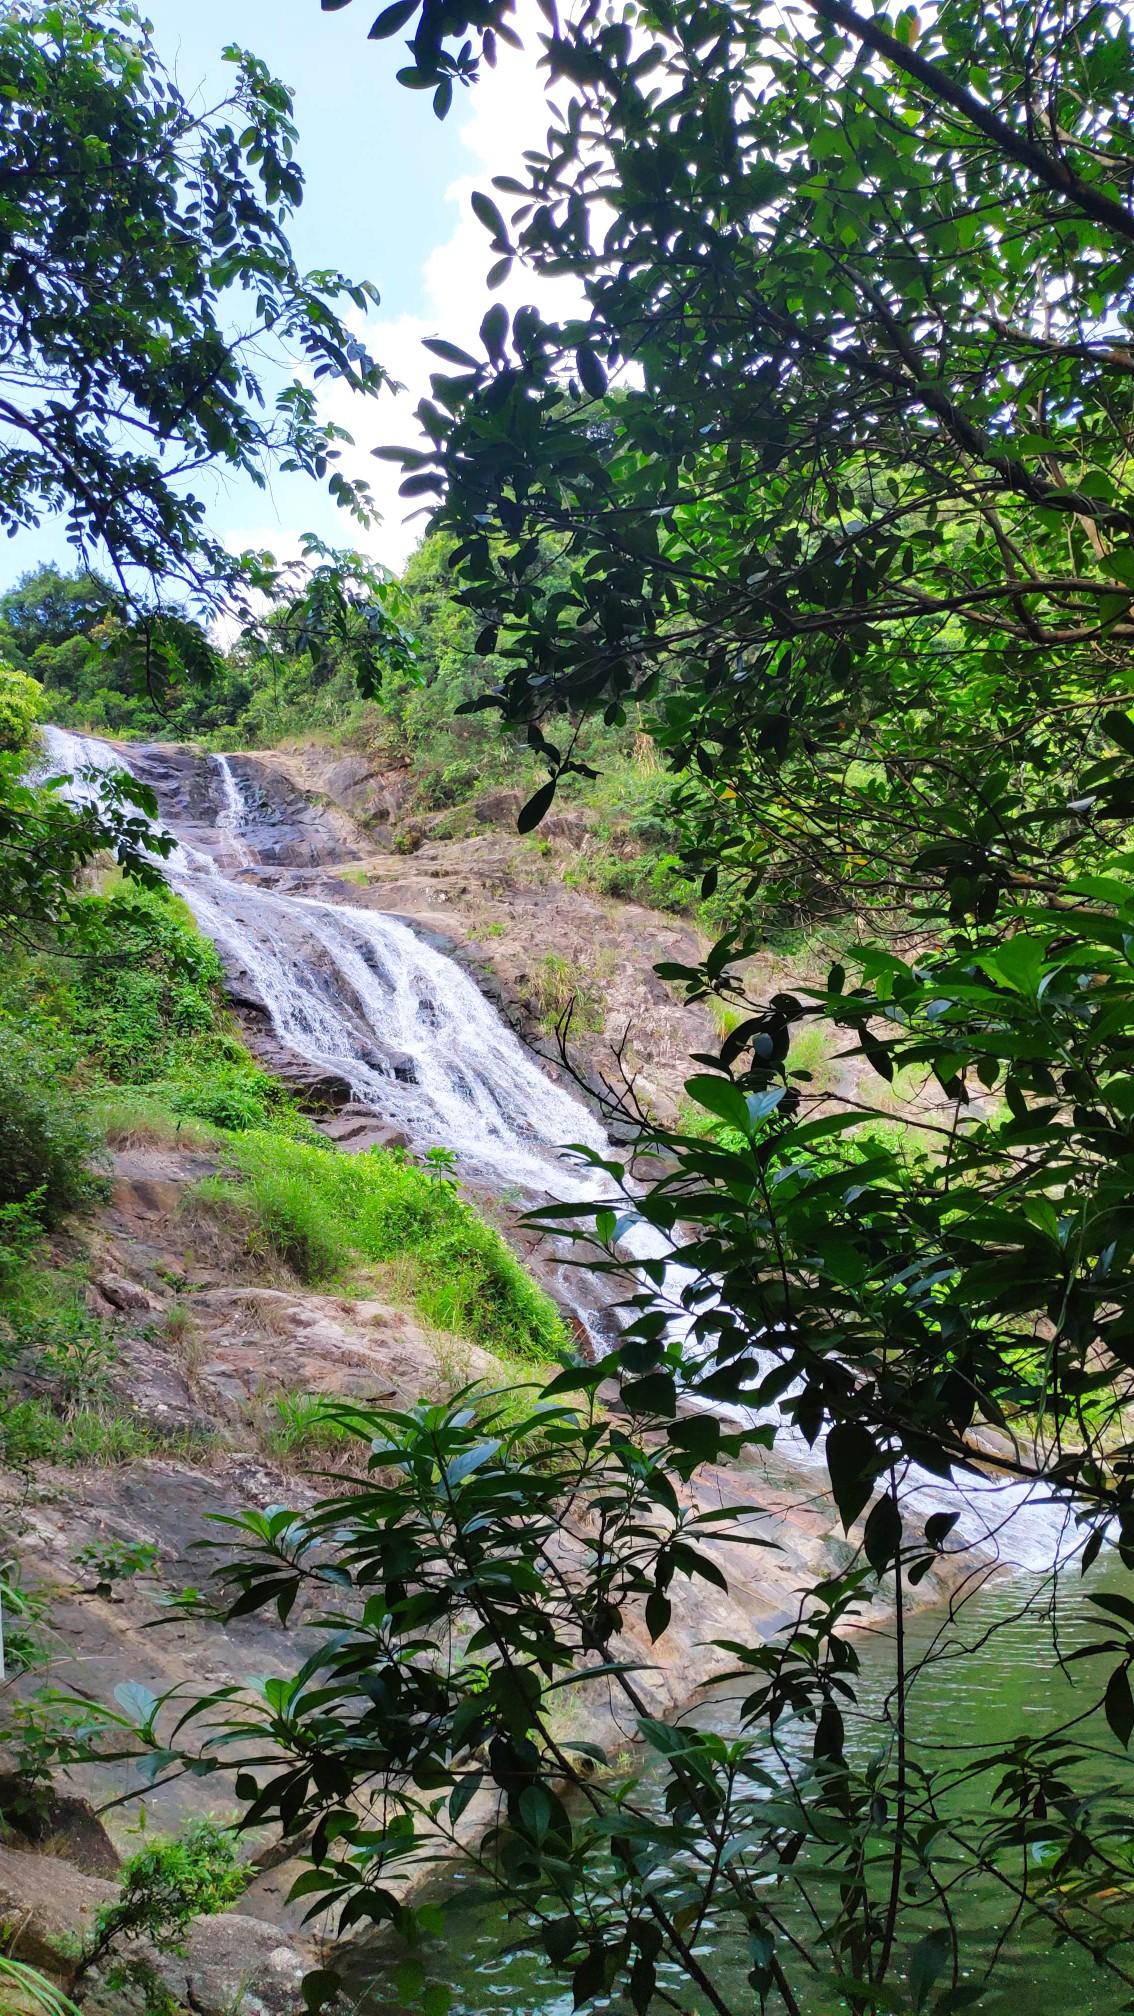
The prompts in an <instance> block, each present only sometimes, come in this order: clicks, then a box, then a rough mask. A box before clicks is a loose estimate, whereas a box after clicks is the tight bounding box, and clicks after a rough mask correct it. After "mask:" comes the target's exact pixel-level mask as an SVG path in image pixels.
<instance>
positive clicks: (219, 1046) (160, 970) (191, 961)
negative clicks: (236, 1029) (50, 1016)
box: [70, 888, 242, 1085]
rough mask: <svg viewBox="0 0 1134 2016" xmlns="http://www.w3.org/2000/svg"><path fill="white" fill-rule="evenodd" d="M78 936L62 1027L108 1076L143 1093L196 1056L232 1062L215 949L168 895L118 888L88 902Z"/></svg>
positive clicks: (234, 1049)
mask: <svg viewBox="0 0 1134 2016" xmlns="http://www.w3.org/2000/svg"><path fill="white" fill-rule="evenodd" d="M83 931H84V939H85V944H86V957H85V959H84V960H83V962H82V964H81V966H80V969H79V972H78V974H77V976H76V979H75V982H74V986H73V990H72V1005H71V1016H70V1021H71V1028H72V1030H73V1032H74V1035H75V1036H76V1037H77V1038H78V1040H79V1042H80V1043H81V1044H82V1046H83V1048H84V1049H85V1050H86V1051H87V1052H88V1054H89V1055H90V1056H91V1057H92V1058H93V1059H94V1061H95V1062H96V1063H97V1064H98V1065H99V1066H100V1067H101V1068H102V1070H103V1071H104V1072H105V1073H106V1075H107V1077H108V1078H112V1079H114V1080H115V1081H116V1082H117V1083H119V1084H124V1085H146V1084H152V1083H153V1082H154V1080H156V1079H159V1078H162V1077H165V1076H167V1075H168V1074H169V1073H171V1072H173V1071H176V1070H177V1069H178V1067H183V1066H184V1064H185V1062H186V1061H187V1059H188V1058H190V1057H193V1056H195V1055H196V1054H198V1053H203V1054H204V1055H205V1056H213V1057H215V1056H217V1055H218V1054H219V1055H221V1056H225V1057H228V1058H230V1059H239V1057H240V1056H241V1055H242V1052H241V1048H240V1045H239V1044H238V1043H237V1042H236V1040H235V1038H234V1037H233V1036H232V1035H231V1033H230V1032H229V1030H228V1028H227V1018H226V1011H225V1008H224V1005H223V1001H222V999H221V993H220V988H221V983H222V981H223V978H224V973H223V968H222V967H221V963H220V960H219V958H218V956H217V953H216V949H215V947H214V946H213V945H211V944H210V943H209V941H208V939H207V938H202V937H201V935H200V933H199V932H198V930H197V928H196V926H195V925H194V923H193V920H192V918H191V917H190V915H189V912H188V911H187V910H186V909H185V907H184V905H183V904H182V903H180V902H179V901H178V900H177V898H176V897H175V896H173V895H171V894H170V893H169V892H168V891H166V890H164V889H159V890H149V889H145V890H143V889H135V888H120V889H115V890H113V891H112V892H111V894H110V895H109V896H92V897H89V898H88V899H87V902H86V904H85V906H84V917H83Z"/></svg>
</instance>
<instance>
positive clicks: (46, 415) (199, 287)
mask: <svg viewBox="0 0 1134 2016" xmlns="http://www.w3.org/2000/svg"><path fill="white" fill-rule="evenodd" d="M226 55H227V59H228V61H229V62H230V64H231V66H232V73H233V84H232V90H231V93H230V95H229V96H228V98H227V99H226V100H225V101H224V102H223V103H222V104H220V105H217V106H215V107H211V108H209V109H207V110H205V111H197V110H194V109H193V108H191V107H190V106H189V105H188V104H187V102H186V100H185V99H184V97H183V96H182V94H181V92H180V91H179V90H178V88H177V86H176V85H175V83H174V82H173V80H172V79H171V78H170V77H169V76H168V75H167V74H166V72H165V71H164V69H163V67H162V65H161V64H160V62H159V60H158V58H157V55H156V52H155V49H154V46H153V42H152V39H151V36H150V31H149V29H148V27H147V25H146V23H145V22H144V21H143V19H142V17H141V16H140V15H139V14H138V12H137V11H136V10H135V9H134V8H132V7H129V6H112V7H110V8H106V9H100V8H97V7H88V6H85V5H74V6H70V5H68V6H63V7H50V8H43V7H39V6H34V5H20V6H16V7H13V8H10V9H8V10H7V13H6V16H5V20H4V23H3V27H2V29H0V195H2V198H3V214H2V217H0V440H2V443H3V450H4V454H3V471H2V476H0V526H3V528H4V529H5V530H6V531H8V532H9V533H14V532H16V531H18V530H19V529H21V528H22V527H26V526H31V525H35V524H38V523H39V522H40V521H41V519H42V518H43V517H44V515H54V514H59V515H62V516H63V518H64V519H65V522H66V526H67V534H68V537H69V539H70V540H71V542H72V544H73V545H74V546H75V548H76V551H77V552H78V554H79V555H80V557H81V558H82V560H83V561H85V562H87V563H88V564H89V563H96V564H97V563H98V562H100V561H102V562H104V563H105V562H106V561H107V560H108V561H109V564H110V567H111V569H112V571H113V572H114V573H115V575H116V578H117V581H118V585H119V588H120V589H121V590H122V592H123V593H124V594H127V595H128V597H130V598H134V597H140V598H141V603H142V607H143V609H147V608H148V609H150V610H151V611H152V607H153V605H154V603H155V602H156V601H158V600H160V599H161V598H162V597H163V596H166V597H168V596H169V595H171V594H172V595H173V596H174V597H175V598H181V599H184V598H185V597H186V596H188V597H189V598H191V599H192V600H194V601H195V602H196V603H197V604H198V605H199V607H200V608H201V609H202V610H203V611H204V612H206V613H208V612H209V611H210V610H211V609H213V608H214V607H216V606H217V604H218V602H219V601H222V600H223V599H224V596H225V594H226V592H229V591H231V589H232V587H233V585H234V583H236V582H238V581H239V580H240V579H241V578H242V577H243V575H244V574H245V573H246V572H247V563H246V562H242V561H241V560H240V559H239V558H236V557H234V556H232V555H230V554H229V553H227V551H226V550H225V548H224V547H223V545H222V544H221V543H220V542H219V541H218V540H217V539H215V538H214V537H213V536H212V535H211V534H210V532H209V530H208V527H207V524H206V518H205V507H204V504H203V502H202V499H201V497H200V494H199V492H198V490H197V489H195V487H194V486H195V484H196V482H197V481H198V479H199V478H200V475H201V473H202V471H203V470H204V469H205V468H207V467H208V466H210V465H213V464H215V463H217V462H221V463H224V464H226V465H227V466H228V467H229V468H231V469H232V470H234V471H239V472H240V473H241V474H243V475H245V476H247V477H249V478H250V479H251V480H252V481H253V482H254V483H256V484H259V485H261V486H263V484H264V483H265V481H266V479H267V475H268V472H269V470H270V469H271V468H273V467H279V468H283V469H293V470H300V471H303V472H305V473H306V474H308V475H310V476H312V477H318V478H326V479H327V481H328V482H329V485H330V488H331V491H332V493H333V494H334V495H335V496H336V497H337V499H338V500H339V501H340V502H341V503H343V504H345V505H346V506H347V507H348V508H349V509H351V510H353V511H354V512H356V513H361V514H362V515H364V516H365V515H366V513H367V512H368V510H369V505H368V500H367V496H366V493H365V490H364V489H363V488H361V487H360V486H359V485H357V484H351V483H350V482H348V480H347V479H346V477H345V476H344V475H343V474H342V473H341V471H339V470H338V468H337V466H336V463H337V456H338V446H337V439H338V437H337V435H336V430H335V428H334V427H333V426H331V425H329V424H328V423H327V422H326V421H324V420H323V419H322V418H321V417H320V414H319V411H318V387H319V385H320V383H321V382H322V381H323V380H325V379H327V378H328V377H334V378H336V379H338V380H340V381H341V382H343V383H344V384H346V385H349V386H350V387H352V388H353V389H354V390H356V391H359V392H373V391H376V390H377V389H378V387H379V386H381V385H382V384H383V383H385V382H387V381H386V379H385V374H384V373H383V372H382V370H381V368H380V367H379V366H378V365H377V364H375V363H374V361H373V360H372V359H371V358H370V357H369V356H368V355H367V353H366V351H365V349H364V348H363V346H362V345H361V344H360V343H359V342H358V340H357V338H356V337H355V336H353V335H352V334H351V333H350V331H349V330H348V328H347V325H346V323H345V322H344V320H343V310H344V309H347V308H350V307H355V308H359V309H361V308H363V307H365V305H366V304H367V302H368V301H372V300H373V299H374V298H375V297H374V293H373V289H371V288H369V287H368V286H367V285H365V284H364V283H355V282H353V281H349V280H347V279H345V278H344V277H343V276H342V275H341V274H338V273H334V272H329V271H326V272H318V273H311V274H304V273H302V272H301V271H300V270H299V268H298V266H297V264H296V261H295V259H294V256H293V254H292V252H291V248H290V246H289V244H288V240H287V236H286V225H287V222H288V219H289V217H290V216H291V215H292V214H293V212H294V211H295V209H296V207H297V206H298V204H299V203H300V202H301V200H302V195H303V178H302V174H301V171H300V169H299V166H298V163H297V162H296V160H295V141H296V131H295V126H294V123H293V121H292V117H291V99H290V96H289V93H288V92H287V90H286V89H285V87H284V86H283V85H282V84H280V83H279V82H277V81H276V79H274V78H273V77H272V76H271V75H270V73H269V71H268V70H267V68H266V67H265V65H264V64H263V63H261V62H260V61H259V59H258V58H256V57H254V56H251V55H250V54H249V53H248V52H247V51H242V50H240V49H238V48H237V47H235V45H234V46H232V47H231V48H229V49H228V50H227V51H226ZM297 359H298V360H300V361H301V363H302V366H303V369H302V371H301V372H297V371H296V368H295V361H296V360H297ZM281 372H282V374H283V378H282V383H281V385H280V388H279V389H278V390H276V389H275V388H274V387H273V385H272V382H271V380H272V376H273V375H274V374H277V373H281ZM253 572H254V573H255V572H256V570H255V568H254V569H253Z"/></svg>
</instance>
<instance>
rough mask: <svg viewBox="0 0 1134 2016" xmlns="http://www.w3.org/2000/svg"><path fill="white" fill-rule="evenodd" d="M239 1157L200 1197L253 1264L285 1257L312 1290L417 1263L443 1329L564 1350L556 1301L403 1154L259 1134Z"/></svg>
mask: <svg viewBox="0 0 1134 2016" xmlns="http://www.w3.org/2000/svg"><path fill="white" fill-rule="evenodd" d="M230 1153H231V1156H232V1159H233V1161H234V1162H235V1163H236V1166H237V1169H238V1171H239V1180H237V1181H233V1180H231V1179H226V1178H223V1177H210V1178H207V1179H206V1181H205V1182H204V1183H201V1184H198V1185H197V1186H196V1189H195V1193H194V1197H195V1201H196V1202H197V1204H198V1206H200V1205H202V1204H203V1205H205V1206H206V1207H207V1208H208V1209H209V1210H210V1211H212V1212H214V1213H216V1214H217V1215H219V1216H220V1217H222V1218H226V1219H228V1220H229V1222H232V1221H233V1220H234V1219H235V1220H236V1222H237V1223H238V1224H239V1226H240V1228H241V1230H242V1232H243V1236H244V1240H245V1243H246V1246H247V1248H248V1250H249V1251H250V1252H251V1253H252V1254H253V1256H254V1257H257V1258H261V1259H267V1260H272V1259H275V1260H282V1261H284V1262H286V1264H287V1265H288V1266H289V1267H290V1268H291V1269H292V1271H293V1272H294V1273H295V1274H297V1275H298V1276H299V1279H300V1280H301V1281H304V1282H307V1283H309V1284H311V1285H313V1286H316V1285H319V1284H321V1283H327V1282H331V1281H335V1280H341V1279H342V1278H343V1277H345V1276H346V1275H348V1274H349V1273H350V1272H351V1270H352V1269H357V1268H358V1266H359V1264H360V1263H361V1264H363V1265H367V1264H370V1265H383V1264H385V1263H388V1262H390V1261H393V1260H398V1261H403V1262H410V1263H412V1274H411V1279H412V1284H413V1285H412V1299H413V1301H414V1304H415V1306H416V1307H417V1309H418V1310H419V1311H420V1313H421V1315H422V1316H423V1317H424V1318H425V1320H426V1321H427V1322H428V1323H431V1324H433V1325H435V1326H436V1327H437V1328H438V1329H441V1330H448V1331H452V1332H454V1333H455V1334H457V1335H459V1336H462V1337H465V1338H467V1339H469V1340H470V1342H472V1343H475V1344H480V1345H483V1346H484V1348H485V1349H486V1350H489V1351H503V1352H505V1353H506V1354H508V1355H510V1356H512V1357H517V1358H524V1359H529V1360H530V1359H536V1360H541V1359H550V1358H553V1357H554V1356H555V1354H556V1352H557V1351H559V1350H560V1349H562V1348H563V1346H564V1345H565V1344H566V1342H567V1334H566V1330H565V1328H564V1325H563V1321H562V1318H561V1317H560V1315H559V1312H558V1310H557V1309H556V1307H555V1305H554V1303H553V1302H552V1301H551V1299H550V1297H549V1296H547V1295H545V1294H544V1292H543V1290H542V1289H541V1288H539V1287H537V1285H536V1283H535V1282H534V1281H533V1280H532V1279H531V1278H530V1276H529V1275H528V1274H527V1273H526V1272H525V1271H524V1269H523V1267H522V1266H521V1265H520V1262H519V1261H518V1260H517V1259H516V1258H515V1255H514V1254H513V1253H512V1252H511V1251H510V1250H509V1248H508V1246H507V1245H506V1243H505V1241H504V1240H503V1239H502V1238H501V1236H500V1234H499V1233H498V1232H497V1231H495V1230H494V1229H493V1227H492V1226H490V1225H486V1224H485V1222H484V1220H483V1219H482V1218H480V1217H478V1216H477V1214H476V1212H475V1211H474V1210H473V1209H472V1207H471V1206H470V1205H468V1204H466V1203H464V1202H463V1201H462V1200H461V1198H459V1197H458V1196H457V1194H456V1191H455V1190H454V1189H453V1187H452V1185H451V1184H450V1183H448V1182H446V1181H444V1180H443V1179H440V1180H439V1179H438V1177H437V1176H436V1175H435V1174H434V1173H432V1172H429V1171H426V1170H424V1169H421V1168H419V1167H418V1166H417V1165H416V1164H415V1163H413V1162H411V1161H409V1160H407V1158H406V1157H405V1156H404V1155H403V1154H402V1153H401V1152H400V1151H399V1150H397V1149H392V1150H390V1149H381V1150H375V1151H372V1152H371V1153H370V1154H366V1155H335V1154H328V1153H327V1151H326V1150H325V1149H319V1148H311V1147H308V1146H306V1145H305V1144H303V1143H301V1142H294V1141H285V1140H282V1139H280V1138H279V1137H278V1136H272V1135H266V1134H256V1133H249V1134H245V1135H242V1136H239V1137H237V1138H236V1139H234V1140H233V1141H232V1142H231V1143H230Z"/></svg>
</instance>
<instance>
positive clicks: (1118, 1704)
mask: <svg viewBox="0 0 1134 2016" xmlns="http://www.w3.org/2000/svg"><path fill="white" fill-rule="evenodd" d="M1103 1712H1104V1714H1105V1715H1106V1719H1107V1721H1108V1723H1109V1724H1110V1727H1111V1729H1112V1731H1113V1732H1114V1734H1115V1735H1116V1736H1117V1738H1118V1740H1119V1742H1120V1743H1121V1744H1122V1747H1123V1749H1126V1748H1128V1746H1129V1743H1130V1738H1131V1735H1134V1695H1132V1694H1131V1692H1130V1675H1129V1673H1128V1671H1127V1669H1126V1667H1125V1666H1124V1665H1123V1666H1116V1667H1115V1669H1114V1672H1113V1673H1112V1674H1111V1676H1110V1679H1109V1681H1108V1682H1107V1689H1106V1694H1105V1696H1104V1697H1103Z"/></svg>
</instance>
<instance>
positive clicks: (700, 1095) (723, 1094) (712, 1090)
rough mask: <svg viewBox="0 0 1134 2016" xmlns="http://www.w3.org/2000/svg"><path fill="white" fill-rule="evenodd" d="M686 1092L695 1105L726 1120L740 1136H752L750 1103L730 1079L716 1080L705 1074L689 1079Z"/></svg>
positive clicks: (686, 1082) (686, 1083) (686, 1081)
mask: <svg viewBox="0 0 1134 2016" xmlns="http://www.w3.org/2000/svg"><path fill="white" fill-rule="evenodd" d="M685 1090H686V1091H687V1092H688V1094H689V1097H690V1098H691V1099H692V1100H693V1101H694V1103H695V1104H696V1105H698V1106H701V1107H703V1108H704V1110H705V1111H706V1112H707V1113H715V1114H716V1115H717V1118H718V1119H720V1120H726V1121H727V1122H728V1124H729V1126H730V1127H735V1128H736V1130H737V1132H738V1133H739V1134H751V1132H752V1118H751V1115H750V1113H749V1110H748V1101H747V1099H746V1098H745V1096H744V1094H743V1092H742V1091H741V1090H740V1087H739V1086H738V1085H734V1084H733V1083H732V1080H731V1079H730V1078H714V1077H710V1076H709V1074H708V1073H707V1072H705V1073H704V1074H702V1075H700V1076H698V1077H696V1078H687V1079H686V1080H685Z"/></svg>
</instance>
